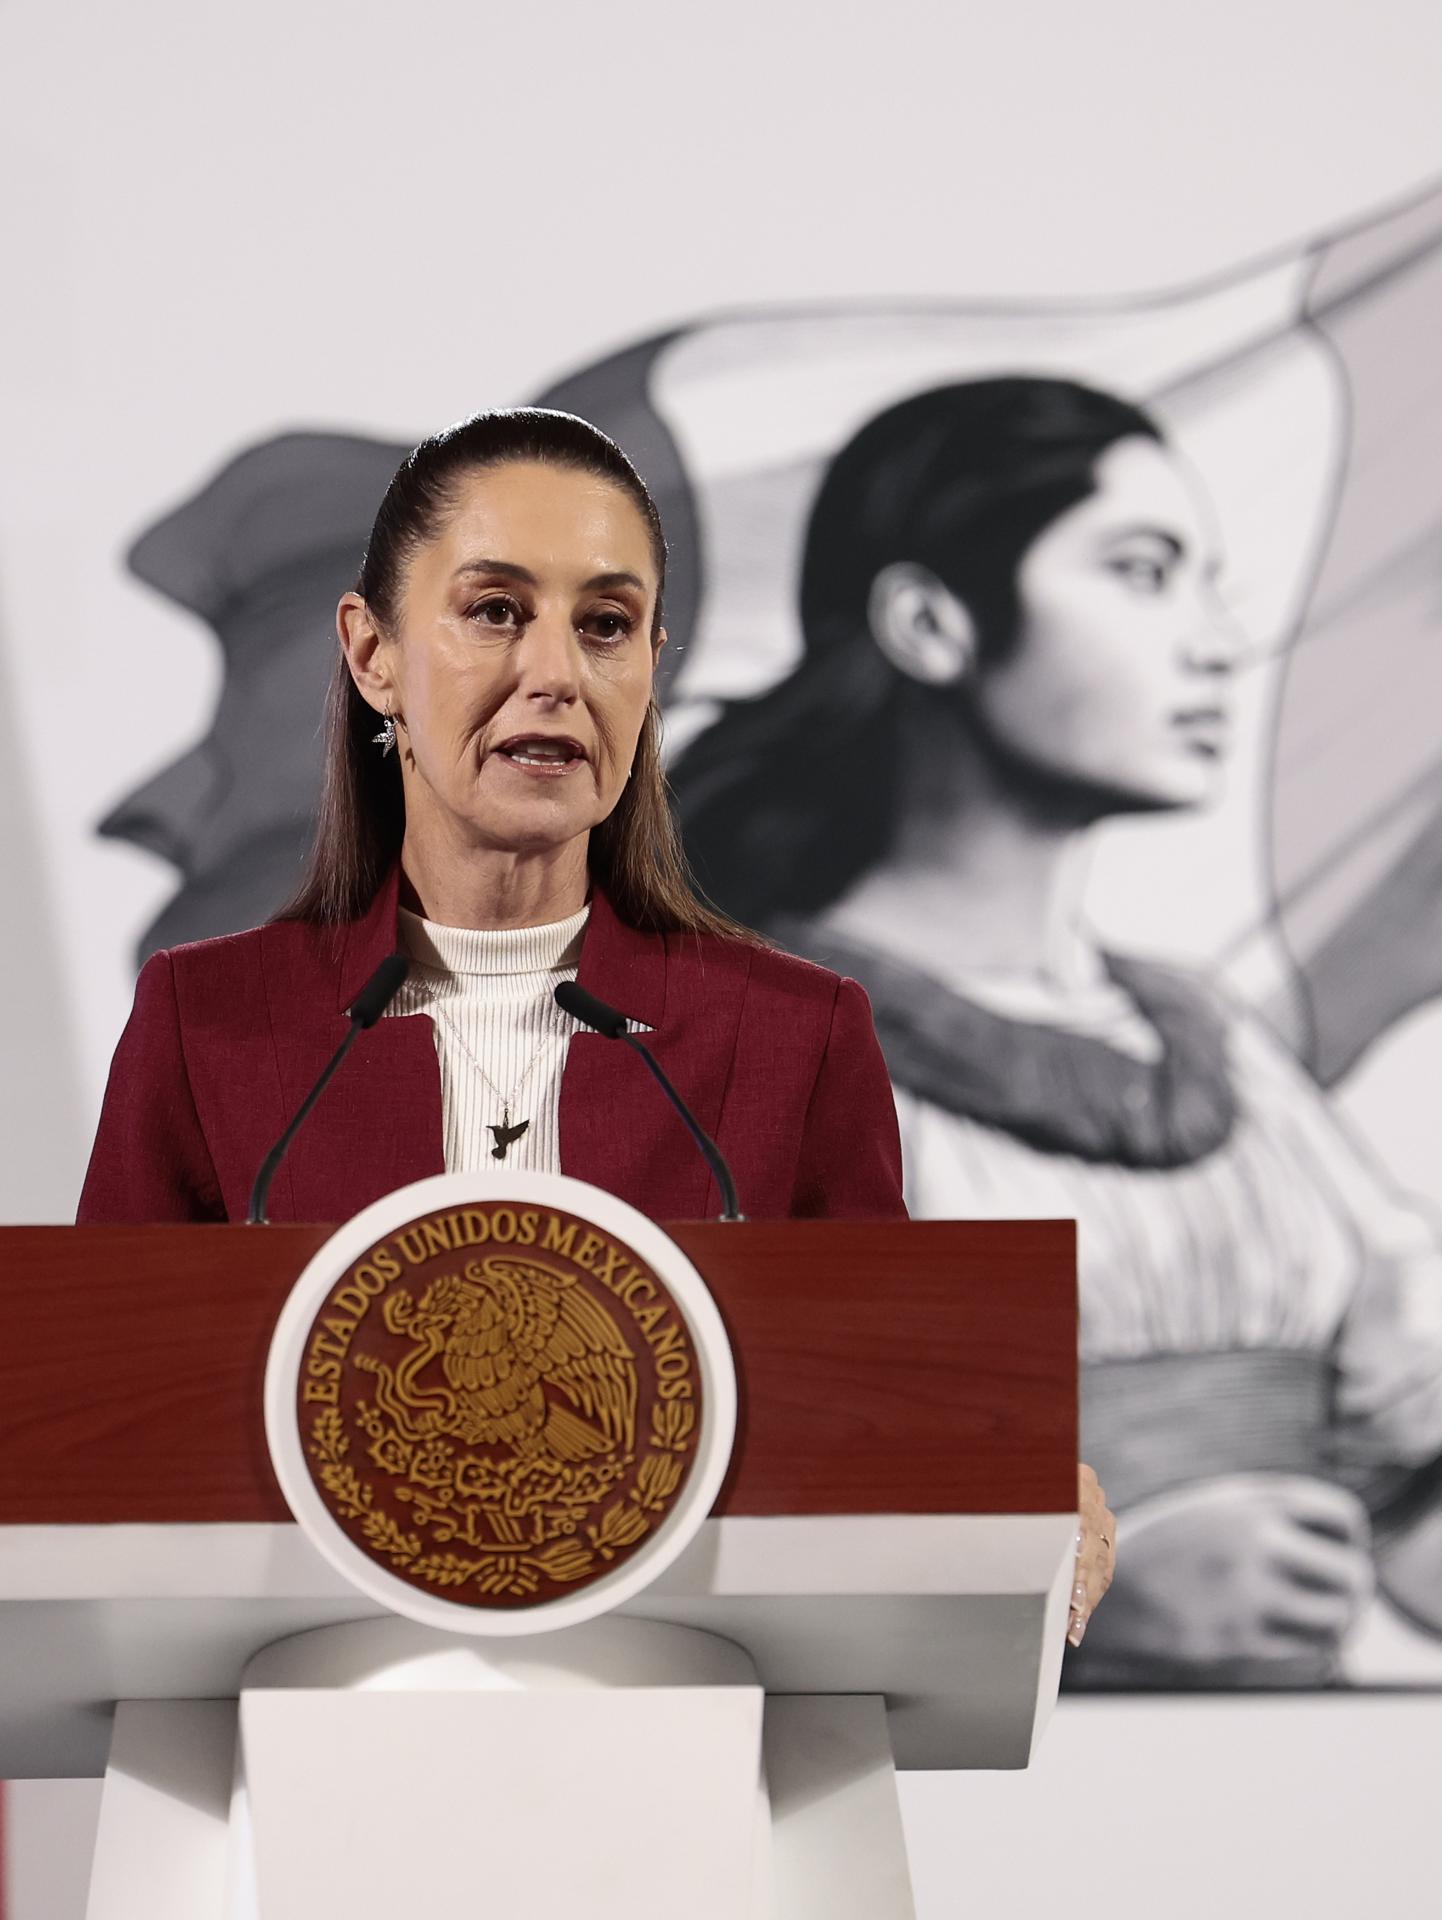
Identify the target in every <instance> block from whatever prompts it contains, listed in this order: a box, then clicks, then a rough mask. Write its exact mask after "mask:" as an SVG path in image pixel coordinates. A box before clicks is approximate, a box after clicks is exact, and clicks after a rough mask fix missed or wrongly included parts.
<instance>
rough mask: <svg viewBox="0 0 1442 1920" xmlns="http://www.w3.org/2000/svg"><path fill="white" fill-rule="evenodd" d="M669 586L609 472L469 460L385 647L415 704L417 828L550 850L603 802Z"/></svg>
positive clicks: (401, 699) (621, 779)
mask: <svg viewBox="0 0 1442 1920" xmlns="http://www.w3.org/2000/svg"><path fill="white" fill-rule="evenodd" d="M658 589H659V582H658V579H657V571H656V563H655V560H654V558H653V555H652V551H651V541H650V538H649V534H648V531H647V527H646V524H645V521H644V520H643V518H642V516H641V513H640V511H639V510H638V508H637V507H636V506H635V504H634V503H633V501H632V500H631V498H630V496H629V495H628V494H626V493H625V492H623V491H622V489H621V488H620V487H618V486H616V485H614V484H613V483H612V482H610V481H608V480H604V479H601V478H599V477H598V476H595V475H592V474H587V473H576V472H573V471H571V470H569V469H567V468H564V467H554V466H546V465H541V464H536V463H531V462H525V463H522V462H515V463H510V464H507V465H503V466H498V467H490V468H487V469H485V470H483V471H481V472H479V473H475V474H473V475H471V476H470V477H469V478H468V479H467V480H466V481H465V482H464V483H463V485H462V488H461V491H460V494H459V496H458V500H457V504H456V505H455V507H454V508H453V510H452V511H451V513H450V515H449V517H448V518H447V520H446V521H445V523H444V524H443V526H442V528H441V530H440V532H439V533H438V535H437V537H436V538H435V539H434V540H432V541H431V542H430V543H429V544H428V545H426V546H425V547H422V548H421V549H420V550H419V551H418V552H417V553H416V554H415V555H414V556H413V557H412V559H411V560H410V562H409V565H408V567H407V570H406V574H405V579H404V589H403V594H402V599H401V605H400V618H399V632H398V633H397V634H394V635H390V636H387V637H386V638H385V639H383V640H382V642H381V644H380V646H379V647H378V649H377V654H376V662H377V666H378V667H379V668H380V669H381V670H382V671H383V672H386V673H388V675H389V681H390V686H391V688H393V692H391V693H390V695H389V697H390V699H391V700H392V702H393V705H394V708H395V712H396V714H397V716H398V718H399V719H400V720H402V721H403V722H404V724H403V725H402V726H398V729H397V746H398V748H399V750H400V753H401V777H402V780H403V782H404V788H405V800H406V832H407V837H408V838H409V837H410V836H411V835H412V834H416V833H427V832H429V831H432V830H436V829H438V830H440V831H442V832H443V833H445V834H446V835H447V836H448V837H449V839H450V840H451V841H452V843H454V842H455V840H456V839H457V838H459V839H460V840H461V841H462V842H463V843H464V844H466V845H469V846H476V847H486V848H495V849H500V850H503V851H507V852H517V853H529V852H542V851H548V850H554V849H556V848H559V847H561V846H563V845H565V844H566V843H568V842H570V841H573V840H575V839H577V838H578V837H581V836H584V835H586V834H588V833H589V832H590V830H591V828H592V827H594V826H596V825H597V824H598V823H599V822H600V821H602V820H604V819H605V818H606V817H607V815H608V814H610V813H611V811H612V810H613V809H614V807H615V805H616V802H617V801H618V800H619V798H620V796H621V790H622V788H623V787H624V785H625V783H626V779H627V776H628V775H629V773H630V770H631V763H632V761H633V759H634V758H635V753H636V743H637V740H638V738H639V735H640V732H641V726H642V722H643V721H644V719H645V716H646V709H647V706H648V704H649V701H650V698H651V675H652V667H653V663H654V659H655V654H656V651H657V648H658V647H659V644H660V642H659V641H658V642H657V646H656V647H653V645H652V641H651V626H652V621H653V618H654V615H655V610H656V595H657V592H658ZM366 690H367V691H370V689H369V688H367V689H366ZM372 697H374V695H372ZM382 704H384V702H382Z"/></svg>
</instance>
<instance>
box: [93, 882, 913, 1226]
mask: <svg viewBox="0 0 1442 1920" xmlns="http://www.w3.org/2000/svg"><path fill="white" fill-rule="evenodd" d="M397 890H398V870H397V871H396V872H395V873H393V874H392V876H391V879H390V881H389V882H388V883H387V885H386V886H385V887H384V888H383V889H382V891H381V892H380V893H379V894H378V895H377V896H376V899H375V901H374V903H373V905H372V906H371V908H370V911H369V912H368V913H367V914H366V916H365V918H364V919H363V920H357V921H354V922H352V923H351V924H349V925H347V926H343V927H331V928H321V927H314V926H308V925H305V924H303V923H301V922H298V921H280V922H276V923H274V924H272V925H270V926H266V927H258V928H256V929H254V930H253V931H252V932H250V933H239V934H232V935H229V936H228V937H226V938H224V939H220V940H204V941H200V942H198V943H197V944H195V945H193V946H185V947H176V948H174V949H172V950H171V951H169V952H165V953H157V954H155V955H153V956H152V957H151V959H150V960H149V961H147V962H146V965H145V968H144V970H143V971H142V973H141V975H140V979H139V982H138V983H137V986H136V990H135V1007H134V1010H133V1012H132V1013H131V1016H130V1020H129V1022H128V1024H127V1026H126V1028H125V1032H124V1034H123V1035H122V1036H121V1040H120V1045H119V1046H118V1047H117V1049H116V1052H115V1059H114V1062H113V1064H112V1066H111V1069H110V1082H109V1085H108V1086H107V1088H106V1093H105V1105H104V1108H103V1109H102V1112H101V1116H100V1127H99V1131H98V1133H97V1134H96V1139H95V1147H94V1151H93V1152H92V1154H91V1158H90V1169H89V1172H88V1173H87V1175H86V1179H85V1188H84V1192H83V1193H82V1195H81V1200H80V1210H79V1215H78V1217H79V1219H80V1221H81V1222H82V1223H85V1222H98V1221H147V1220H243V1219H244V1218H245V1215H246V1210H247V1207H248V1205H249V1199H250V1187H251V1183H252V1181H253V1180H254V1178H255V1174H256V1170H257V1168H258V1167H259V1166H260V1163H261V1161H262V1160H263V1159H264V1157H265V1155H266V1153H267V1152H268V1151H269V1149H270V1147H271V1145H272V1143H273V1142H274V1141H275V1140H276V1139H277V1138H278V1137H279V1135H280V1134H281V1132H282V1131H283V1129H284V1128H285V1126H286V1124H287V1122H288V1121H289V1119H290V1117H291V1115H292V1114H293V1113H294V1112H295V1110H296V1108H297V1107H298V1106H299V1105H300V1103H301V1101H302V1100H303V1099H304V1098H305V1096H306V1094H307V1093H308V1092H309V1090H310V1087H311V1085H312V1084H313V1082H314V1081H315V1079H316V1078H317V1076H318V1075H319V1073H320V1071H321V1069H322V1068H323V1067H324V1065H325V1063H326V1061H327V1059H328V1058H329V1057H330V1055H331V1054H332V1053H333V1052H334V1050H335V1048H336V1047H337V1046H338V1045H339V1044H340V1041H341V1040H342V1039H343V1038H344V1036H345V1032H346V1019H345V1009H346V1008H347V1007H348V1006H349V1005H350V1003H351V1002H352V1001H353V1000H354V999H355V997H356V995H357V993H358V992H359V991H360V989H361V987H362V986H363V985H364V984H365V981H366V980H367V979H368V978H369V976H370V974H371V973H372V971H373V970H374V969H375V967H376V966H377V965H378V964H379V963H380V961H381V960H382V959H384V958H385V956H386V955H387V954H388V953H391V952H393V951H394V950H395V948H396V945H397V929H396V899H397ZM579 980H580V984H581V985H582V986H583V987H586V988H589V990H590V991H591V992H592V993H594V994H595V995H597V997H598V998H600V999H602V1000H604V1001H607V1002H608V1003H609V1004H610V1005H611V1006H614V1007H619V1008H620V1009H621V1010H622V1011H623V1012H624V1013H626V1014H627V1015H628V1016H629V1017H631V1018H632V1019H635V1020H640V1021H644V1022H645V1023H646V1024H647V1025H648V1026H651V1027H654V1029H655V1032H654V1034H652V1035H651V1036H649V1039H648V1044H649V1045H650V1046H651V1047H652V1049H653V1050H654V1052H655V1055H656V1058H657V1059H658V1060H659V1061H660V1063H661V1065H662V1066H663V1067H664V1068H665V1069H666V1071H667V1073H668V1074H669V1075H670V1076H671V1078H672V1080H673V1081H674V1082H675V1084H676V1086H677V1087H678V1088H679V1090H680V1092H681V1094H682V1096H683V1098H685V1099H686V1100H687V1101H688V1102H689V1103H690V1105H691V1107H692V1108H693V1110H694V1111H695V1113H696V1116H697V1118H698V1119H699V1120H700V1122H701V1125H702V1126H703V1127H704V1128H705V1129H706V1131H707V1132H708V1133H709V1134H711V1135H712V1137H713V1138H714V1139H715V1140H716V1142H717V1144H718V1145H719V1146H720V1148H721V1151H722V1153H723V1154H725V1156H726V1158H727V1159H728V1160H729V1162H730V1163H731V1166H732V1169H733V1171H734V1173H735V1176H736V1185H737V1188H738V1190H739V1192H740V1197H741V1206H742V1210H743V1211H744V1212H745V1213H747V1214H748V1215H749V1216H751V1217H752V1218H753V1219H763V1218H768V1217H769V1218H784V1217H787V1216H793V1215H794V1216H805V1215H823V1214H824V1215H837V1216H840V1215H851V1216H858V1215H860V1216H867V1215H870V1216H880V1217H888V1218H889V1217H895V1216H898V1215H901V1214H902V1213H903V1212H904V1211H905V1209H904V1207H903V1204H902V1198H901V1148H900V1142H899V1139H898V1135H897V1125H896V1110H895V1107H894V1105H893V1102H892V1097H891V1086H890V1082H889V1080H888V1078H887V1072H886V1067H885V1064H884V1062H883V1060H882V1056H881V1049H880V1047H879V1045H878V1043H877V1039H876V1033H875V1030H874V1028H873V1027H872V1024H871V1009H870V1006H869V1003H868V1001H867V998H866V995H865V993H864V992H863V991H862V989H861V988H860V987H859V986H857V984H856V982H855V981H853V980H843V979H841V978H840V977H839V976H838V975H836V974H834V973H828V972H827V971H826V970H825V969H824V968H821V967H816V966H812V965H811V964H810V963H809V962H807V961H804V960H797V959H794V958H792V957H791V956H790V955H788V954H781V953H774V952H771V951H768V950H767V949H765V948H761V947H752V946H749V945H747V944H745V943H744V942H741V941H728V940H723V939H718V938H715V937H713V936H709V935H701V936H697V935H693V934H658V933H638V932H637V931H636V930H635V929H634V928H632V927H628V926H626V925H624V924H623V923H622V922H621V921H620V920H619V919H618V918H617V917H616V914H615V911H614V910H613V908H612V907H611V905H610V903H609V902H608V901H607V900H606V898H605V896H604V895H602V894H601V893H600V892H596V893H595V894H594V896H593V898H592V903H591V917H590V920H589V922H588V924H587V928H586V935H585V940H584V942H583V945H582V949H581V961H580V973H579ZM561 1166H562V1169H563V1171H564V1172H566V1173H568V1174H572V1175H574V1176H575V1177H576V1178H577V1179H580V1180H589V1181H591V1182H592V1183H593V1184H594V1185H596V1186H598V1187H604V1188H606V1189H607V1190H608V1191H609V1192H611V1193H614V1194H618V1195H619V1196H620V1197H621V1198H622V1199H623V1200H628V1201H630V1203H631V1205H632V1206H634V1207H637V1208H639V1209H640V1210H641V1212H643V1213H645V1214H648V1215H650V1216H651V1218H653V1219H656V1220H684V1219H692V1218H700V1217H704V1216H706V1215H709V1214H714V1213H717V1212H719V1210H720V1205H721V1202H720V1197H719V1195H718V1193H717V1190H716V1186H715V1182H714V1181H713V1180H712V1178H711V1174H710V1170H709V1169H708V1168H707V1166H706V1163H705V1162H704V1160H702V1158H701V1156H700V1154H699V1153H697V1151H696V1149H695V1146H694V1145H693V1144H692V1142H691V1140H690V1138H689V1137H688V1135H687V1134H686V1131H685V1129H684V1128H683V1127H682V1124H681V1122H680V1120H679V1119H678V1118H677V1116H676V1115H675V1113H674V1112H673V1111H672V1109H671V1108H670V1107H669V1106H668V1105H667V1103H666V1101H665V1098H664V1096H663V1095H662V1093H661V1089H660V1088H659V1087H658V1086H657V1085H656V1083H655V1081H654V1080H653V1079H652V1078H651V1076H650V1074H649V1073H647V1071H646V1069H645V1067H644V1065H643V1064H642V1063H641V1061H639V1060H638V1059H636V1057H635V1055H634V1054H633V1053H632V1052H631V1050H630V1049H629V1048H627V1047H623V1046H619V1045H618V1044H617V1043H616V1042H615V1041H611V1040H603V1039H602V1038H601V1037H600V1036H599V1035H597V1034H591V1033H578V1034H576V1035H575V1036H574V1037H573V1038H572V1040H571V1042H570V1048H569V1051H568V1053H567V1056H566V1067H565V1072H564V1074H563V1076H562V1080H561ZM444 1171H445V1165H444V1160H443V1156H442V1147H441V1082H440V1067H439V1063H438V1061H437V1058H436V1050H435V1042H434V1038H433V1033H432V1026H431V1021H430V1019H429V1017H428V1016H426V1015H424V1014H416V1015H412V1016H409V1017H406V1018H397V1019H389V1020H381V1021H379V1022H378V1023H377V1024H376V1025H375V1026H374V1027H372V1028H371V1029H370V1031H369V1032H367V1033H362V1034H361V1035H360V1036H359V1037H358V1039H357V1040H356V1043H355V1045H354V1046H353V1047H352V1048H351V1052H350V1055H349V1057H348V1059H347V1060H346V1061H345V1063H344V1065H343V1066H342V1068H341V1070H340V1071H339V1073H337V1075H336V1076H335V1078H334V1079H333V1080H332V1081H331V1083H330V1085H329V1086H328V1087H327V1088H326V1090H325V1092H324V1093H323V1094H322V1095H321V1097H320V1099H319V1101H318V1102H317V1103H316V1107H315V1110H314V1112H313V1113H312V1114H311V1115H310V1117H309V1119H308V1120H307V1121H306V1123H305V1125H304V1126H303V1127H302V1129H301V1131H300V1133H299V1135H298V1136H297V1138H296V1140H295V1142H294V1144H293V1145H292V1146H291V1149H290V1152H289V1154H288V1155H287V1156H286V1159H285V1161H284V1163H283V1164H282V1166H281V1168H280V1171H279V1173H278V1174H277V1176H276V1179H275V1184H274V1185H273V1187H272V1188H271V1193H270V1202H269V1212H270V1217H271V1218H272V1219H273V1220H294V1221H300V1220H304V1221H333V1220H344V1219H347V1218H348V1217H349V1216H350V1215H351V1214H353V1213H355V1212H357V1211H358V1210H359V1209H360V1208H361V1207H363V1206H365V1205H367V1204H368V1203H369V1202H370V1201H372V1200H375V1199H378V1198H379V1197H380V1196H381V1195H382V1194H384V1193H389V1192H390V1191H391V1190H392V1189H393V1188H395V1187H399V1186H403V1185H405V1184H406V1182H408V1181H411V1180H419V1179H422V1178H424V1177H425V1176H426V1175H427V1174H433V1173H442V1172H444Z"/></svg>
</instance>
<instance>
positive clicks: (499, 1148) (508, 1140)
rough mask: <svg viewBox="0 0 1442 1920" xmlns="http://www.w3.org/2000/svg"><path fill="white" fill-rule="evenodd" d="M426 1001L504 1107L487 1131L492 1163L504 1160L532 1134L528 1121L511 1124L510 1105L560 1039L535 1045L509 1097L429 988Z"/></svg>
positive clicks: (545, 1035)
mask: <svg viewBox="0 0 1442 1920" xmlns="http://www.w3.org/2000/svg"><path fill="white" fill-rule="evenodd" d="M427 998H428V999H429V1000H430V1003H431V1010H432V1012H433V1013H434V1014H435V1016H436V1018H437V1019H438V1020H440V1021H441V1023H442V1025H443V1026H444V1027H445V1029H446V1031H447V1032H448V1033H449V1034H450V1036H451V1038H452V1039H453V1040H454V1041H455V1043H456V1045H457V1046H458V1047H459V1048H460V1050H461V1052H462V1053H463V1054H464V1055H465V1056H466V1059H467V1060H469V1062H470V1063H471V1065H472V1067H473V1068H474V1069H475V1071H476V1072H477V1073H478V1074H479V1075H480V1077H481V1079H482V1081H483V1082H484V1083H485V1085H486V1086H487V1087H488V1088H489V1090H490V1092H491V1093H492V1095H493V1096H494V1097H495V1098H496V1099H497V1100H499V1101H500V1103H501V1118H500V1124H499V1125H497V1124H496V1123H494V1122H488V1123H487V1127H486V1131H487V1132H488V1133H489V1134H490V1135H491V1138H492V1139H493V1140H494V1141H495V1143H496V1144H495V1145H494V1146H493V1147H492V1148H491V1158H492V1159H493V1160H504V1159H505V1157H506V1155H507V1154H508V1153H509V1152H510V1150H511V1148H512V1147H513V1146H514V1145H515V1143H516V1141H517V1140H519V1139H520V1138H521V1137H522V1135H524V1134H527V1133H529V1132H530V1130H531V1123H530V1121H529V1120H518V1121H517V1122H516V1123H515V1125H514V1126H513V1125H512V1124H511V1102H512V1101H513V1100H515V1099H516V1098H517V1097H518V1096H519V1094H520V1091H521V1089H522V1087H524V1086H525V1084H526V1082H527V1081H528V1080H529V1079H530V1077H531V1075H532V1074H533V1073H534V1072H535V1070H536V1067H537V1064H538V1063H539V1061H540V1058H541V1055H542V1054H543V1053H544V1052H545V1050H546V1048H547V1046H548V1045H549V1044H550V1042H551V1041H552V1040H554V1039H555V1038H556V1037H557V1036H556V1035H555V1034H552V1033H543V1034H542V1035H541V1038H540V1040H539V1041H538V1043H537V1045H536V1049H535V1052H534V1053H532V1055H531V1057H530V1059H529V1060H528V1061H527V1062H526V1068H525V1071H524V1072H523V1073H522V1075H521V1077H520V1079H519V1080H518V1081H517V1082H516V1084H515V1086H513V1087H512V1088H511V1091H510V1093H509V1095H507V1094H504V1093H502V1092H501V1090H500V1088H499V1087H498V1086H497V1085H496V1083H495V1081H494V1080H493V1079H492V1078H491V1076H490V1075H489V1074H488V1073H487V1072H486V1070H485V1068H484V1067H483V1066H482V1065H481V1063H480V1061H479V1060H478V1059H477V1058H476V1056H475V1055H474V1054H473V1053H472V1052H471V1050H470V1048H469V1047H468V1046H467V1045H466V1042H465V1036H464V1035H463V1034H462V1032H461V1030H460V1028H459V1027H458V1026H457V1025H456V1023H455V1021H454V1020H453V1019H452V1018H451V1016H450V1015H449V1014H448V1013H447V1012H446V1010H445V1008H444V1007H443V1006H442V1005H441V1003H440V1001H439V1000H438V999H437V998H436V996H435V990H434V988H430V989H428V990H427Z"/></svg>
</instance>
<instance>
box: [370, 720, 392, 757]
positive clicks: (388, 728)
mask: <svg viewBox="0 0 1442 1920" xmlns="http://www.w3.org/2000/svg"><path fill="white" fill-rule="evenodd" d="M395 743H396V717H395V715H394V714H393V713H392V712H391V710H390V708H389V707H387V708H386V717H385V725H384V726H383V727H382V728H381V730H380V732H379V733H373V734H372V735H371V745H372V746H373V747H379V748H380V750H381V759H382V760H384V759H385V757H386V755H387V754H388V753H389V752H390V750H391V748H392V747H393V746H394V745H395Z"/></svg>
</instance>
